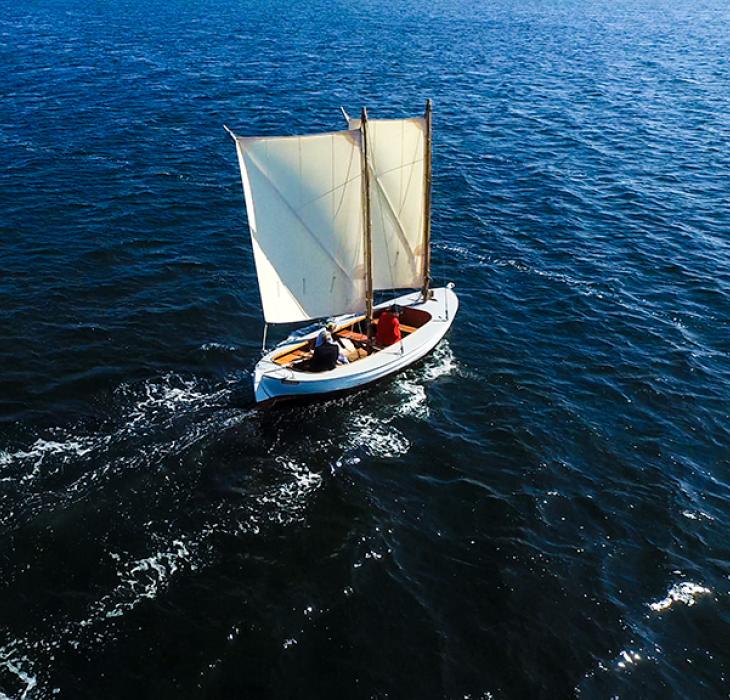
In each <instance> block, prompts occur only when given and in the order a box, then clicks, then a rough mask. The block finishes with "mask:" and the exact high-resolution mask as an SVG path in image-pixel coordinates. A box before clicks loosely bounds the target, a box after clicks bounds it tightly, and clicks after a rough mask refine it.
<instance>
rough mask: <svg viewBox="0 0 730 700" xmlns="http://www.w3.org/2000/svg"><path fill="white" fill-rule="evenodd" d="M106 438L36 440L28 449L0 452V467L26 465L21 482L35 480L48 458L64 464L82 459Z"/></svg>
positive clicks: (105, 440)
mask: <svg viewBox="0 0 730 700" xmlns="http://www.w3.org/2000/svg"><path fill="white" fill-rule="evenodd" d="M107 441H108V438H102V439H99V438H96V437H74V438H69V439H68V440H64V441H58V440H46V439H44V438H38V439H37V440H36V441H35V442H34V443H33V444H32V445H31V446H30V447H28V448H27V449H25V450H18V451H17V452H7V451H2V452H0V467H7V466H11V465H14V464H20V465H26V466H29V467H31V470H30V471H29V472H28V473H26V474H24V475H23V476H22V477H21V480H22V481H29V480H31V479H35V478H36V477H37V476H38V475H39V474H40V473H41V467H42V466H43V464H44V462H46V461H47V460H48V459H49V458H51V457H54V458H57V459H60V461H61V463H62V464H66V463H68V462H69V461H71V460H72V459H74V458H78V457H83V456H84V455H86V454H88V453H89V452H91V451H92V450H93V449H95V448H96V447H98V446H99V444H100V443H102V444H103V443H106V442H107Z"/></svg>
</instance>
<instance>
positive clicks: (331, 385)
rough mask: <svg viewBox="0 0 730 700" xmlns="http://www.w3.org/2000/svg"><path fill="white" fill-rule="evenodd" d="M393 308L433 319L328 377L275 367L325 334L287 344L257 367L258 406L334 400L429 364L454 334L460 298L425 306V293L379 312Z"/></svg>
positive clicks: (434, 299)
mask: <svg viewBox="0 0 730 700" xmlns="http://www.w3.org/2000/svg"><path fill="white" fill-rule="evenodd" d="M393 303H396V304H399V305H400V306H402V307H404V308H405V307H410V308H413V309H418V310H421V311H426V312H427V313H429V314H430V316H431V319H430V320H429V321H428V322H426V323H425V324H424V325H423V326H421V327H420V328H417V329H416V330H415V331H413V332H412V333H410V334H409V335H407V336H405V337H404V339H403V340H402V342H400V343H396V344H395V345H391V346H390V347H387V348H384V349H383V350H380V351H378V352H376V353H373V354H372V355H370V356H368V357H366V358H363V359H361V360H358V361H357V362H353V363H352V364H349V365H338V366H337V367H336V368H335V369H333V370H329V371H326V372H317V373H313V372H301V371H297V370H295V369H292V368H290V367H282V366H280V365H277V364H276V363H275V362H274V361H273V357H274V356H277V355H279V354H280V353H281V352H282V350H285V349H286V347H287V346H288V345H292V346H294V345H297V344H299V343H301V342H302V341H305V340H307V339H309V338H313V337H315V336H316V335H317V333H318V332H319V330H315V331H312V332H311V333H309V334H307V335H303V336H300V337H297V338H291V339H287V340H286V341H284V343H282V344H281V345H279V346H277V347H276V348H274V350H272V351H271V352H269V353H268V354H267V355H265V356H264V357H262V358H261V360H260V361H259V362H258V364H257V365H256V368H255V370H254V382H253V383H254V393H255V397H256V403H257V404H259V405H272V404H275V403H278V402H281V401H292V400H308V399H309V400H311V399H323V398H328V397H330V396H335V395H339V394H343V393H348V392H352V391H356V390H358V389H360V388H363V387H366V386H369V385H371V384H374V383H375V382H378V381H380V380H382V379H386V378H387V377H390V376H392V375H394V374H397V373H398V372H401V371H402V370H404V369H406V368H407V367H410V366H411V365H413V364H415V363H416V362H418V361H419V360H421V359H423V358H424V357H425V356H426V355H428V354H429V353H430V352H431V351H432V350H433V349H434V348H435V347H436V346H437V345H438V344H439V342H440V341H441V339H442V338H443V337H444V336H445V335H446V333H447V332H448V331H449V329H450V328H451V324H452V322H453V320H454V316H455V315H456V312H457V310H458V308H459V300H458V297H457V296H456V294H455V293H454V292H453V291H452V289H451V288H450V287H441V288H438V289H434V290H432V294H431V297H430V298H429V299H428V300H426V301H423V299H422V297H421V294H420V293H418V292H412V293H410V294H405V295H403V296H401V297H399V298H397V299H394V300H389V301H387V302H385V303H383V304H380V305H378V306H377V307H375V308H376V309H378V308H386V307H388V306H390V305H391V304H393ZM349 318H351V317H350V316H342V317H340V318H338V319H335V320H336V322H337V323H338V325H341V324H343V323H346V322H347V321H348V319H349Z"/></svg>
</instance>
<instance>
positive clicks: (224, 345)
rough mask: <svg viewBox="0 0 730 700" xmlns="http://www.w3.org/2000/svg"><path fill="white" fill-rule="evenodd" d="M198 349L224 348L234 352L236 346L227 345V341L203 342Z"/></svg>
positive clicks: (206, 350) (205, 350)
mask: <svg viewBox="0 0 730 700" xmlns="http://www.w3.org/2000/svg"><path fill="white" fill-rule="evenodd" d="M200 349H201V350H203V351H204V352H208V351H210V350H225V351H227V352H235V351H236V350H238V348H237V347H236V346H235V345H228V344H227V343H203V344H202V345H201V346H200Z"/></svg>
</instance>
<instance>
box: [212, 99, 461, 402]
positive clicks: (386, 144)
mask: <svg viewBox="0 0 730 700" xmlns="http://www.w3.org/2000/svg"><path fill="white" fill-rule="evenodd" d="M343 113H344V110H343ZM345 117H346V118H347V120H348V128H347V129H346V130H343V131H334V132H329V133H319V134H311V135H307V136H287V137H242V136H237V135H235V134H234V133H233V132H232V131H230V130H229V129H228V128H227V127H226V129H227V130H228V132H229V133H230V134H231V136H232V137H233V139H234V140H235V142H236V150H237V152H238V161H239V165H240V167H241V177H242V180H243V191H244V197H245V200H246V211H247V214H248V223H249V229H250V232H251V240H252V243H253V252H254V260H255V263H256V274H257V277H258V283H259V290H260V292H261V302H262V306H263V312H264V321H265V326H264V353H265V354H264V355H263V357H262V358H261V360H259V362H258V364H257V365H256V368H255V370H254V391H255V396H256V401H257V403H259V404H264V403H266V404H269V403H274V402H278V401H282V400H285V399H302V398H318V397H323V396H329V395H333V394H338V393H341V392H345V391H352V390H354V389H357V388H359V387H362V386H365V385H367V384H371V383H373V382H376V381H378V380H380V379H383V378H385V377H387V376H390V375H392V374H394V373H396V372H399V371H400V370H402V369H404V368H406V367H408V366H409V365H411V364H413V363H414V362H417V361H418V360H420V359H421V358H423V357H424V356H425V355H427V354H428V353H429V352H430V351H431V350H433V349H434V348H435V347H436V345H437V344H438V343H439V341H440V340H441V339H442V338H443V337H444V335H446V333H447V331H448V330H449V328H450V327H451V324H452V322H453V320H454V316H455V314H456V311H457V309H458V305H459V301H458V298H457V296H456V294H455V293H454V292H453V286H454V285H453V284H448V285H447V286H446V287H442V288H438V289H432V288H431V287H430V259H431V240H430V238H431V101H430V100H429V101H428V102H427V103H426V111H425V114H424V115H423V116H422V117H415V118H409V119H368V117H367V111H366V110H365V109H363V110H362V115H361V118H360V119H350V118H349V117H348V116H347V114H346V113H345ZM404 289H411V290H416V291H411V292H409V293H406V294H402V295H401V296H399V297H397V298H391V299H389V300H388V301H386V302H383V303H382V304H375V303H374V297H375V294H376V292H384V291H388V290H404ZM392 304H398V305H399V306H400V307H401V316H400V324H401V325H400V328H401V340H400V342H397V343H395V344H393V345H390V346H387V347H383V348H380V347H377V345H375V344H374V343H373V342H372V337H371V332H372V329H373V328H375V327H376V326H377V323H378V318H379V316H380V314H381V313H382V311H383V309H385V308H387V307H389V306H390V305H392ZM317 319H329V320H330V321H332V322H334V324H335V329H334V332H333V335H334V338H335V340H336V342H337V343H338V344H340V345H341V346H342V347H343V348H347V349H349V350H350V351H351V357H354V358H355V359H354V361H351V362H350V363H349V364H342V365H337V366H336V367H335V368H334V369H331V370H327V371H323V372H313V371H310V370H309V369H308V362H307V359H308V358H309V357H310V356H311V354H312V351H313V349H314V345H315V340H316V337H317V335H318V333H319V329H316V330H314V331H312V332H311V333H308V334H304V335H299V336H296V337H291V336H290V337H289V338H287V339H286V340H285V341H283V342H282V343H279V344H278V345H277V346H276V347H275V348H274V349H273V350H270V351H268V352H266V351H265V343H266V329H267V327H268V324H276V323H295V322H302V321H311V320H317ZM353 349H354V350H355V352H354V353H352V351H353Z"/></svg>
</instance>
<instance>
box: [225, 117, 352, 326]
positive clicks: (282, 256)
mask: <svg viewBox="0 0 730 700" xmlns="http://www.w3.org/2000/svg"><path fill="white" fill-rule="evenodd" d="M235 140H236V146H237V151H238V161H239V165H240V166H241V177H242V179H243V189H244V193H245V199H246V211H247V213H248V222H249V228H250V230H251V238H252V241H253V251H254V259H255V262H256V273H257V276H258V280H259V289H260V292H261V302H262V305H263V310H264V318H265V320H266V322H267V323H287V322H296V321H305V320H309V319H314V318H322V317H326V316H332V315H335V314H342V313H348V312H360V311H362V309H363V308H364V307H365V262H364V242H363V238H364V231H363V206H362V198H363V193H362V182H361V180H362V160H361V146H360V132H359V131H358V130H357V129H353V130H350V131H338V132H332V133H325V134H317V135H311V136H292V137H272V138H266V137H263V138H261V137H254V138H246V137H239V136H236V137H235Z"/></svg>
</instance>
